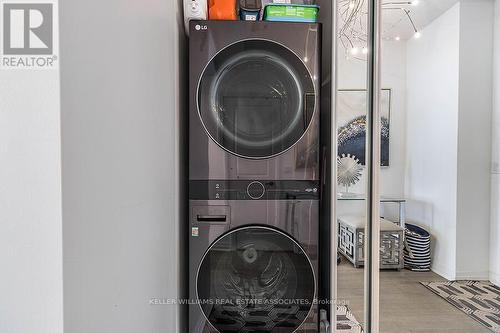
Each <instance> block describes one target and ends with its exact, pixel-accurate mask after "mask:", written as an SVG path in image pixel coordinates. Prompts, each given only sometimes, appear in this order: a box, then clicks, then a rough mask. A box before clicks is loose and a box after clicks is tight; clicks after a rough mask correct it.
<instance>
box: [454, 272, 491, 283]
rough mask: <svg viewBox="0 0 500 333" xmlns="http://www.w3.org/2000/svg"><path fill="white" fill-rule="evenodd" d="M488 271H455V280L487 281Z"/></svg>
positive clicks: (488, 277)
mask: <svg viewBox="0 0 500 333" xmlns="http://www.w3.org/2000/svg"><path fill="white" fill-rule="evenodd" d="M489 279H490V272H486V271H485V272H457V274H456V276H455V280H474V281H489Z"/></svg>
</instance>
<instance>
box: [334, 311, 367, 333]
mask: <svg viewBox="0 0 500 333" xmlns="http://www.w3.org/2000/svg"><path fill="white" fill-rule="evenodd" d="M337 332H342V333H362V332H363V330H362V329H361V324H360V323H359V322H358V321H357V320H356V318H355V317H354V315H353V314H352V313H351V311H349V308H348V307H347V306H345V305H343V306H337Z"/></svg>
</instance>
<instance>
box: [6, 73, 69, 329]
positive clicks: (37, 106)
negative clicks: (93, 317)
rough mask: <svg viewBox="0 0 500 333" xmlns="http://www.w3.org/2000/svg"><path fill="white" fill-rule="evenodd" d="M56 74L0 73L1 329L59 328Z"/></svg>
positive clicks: (57, 81)
mask: <svg viewBox="0 0 500 333" xmlns="http://www.w3.org/2000/svg"><path fill="white" fill-rule="evenodd" d="M59 119H60V108H59V71H58V70H56V69H50V70H0V263H1V273H0V332H2V333H32V332H39V333H62V331H63V295H62V293H63V290H62V221H61V159H60V151H61V140H60V139H61V137H60V121H59Z"/></svg>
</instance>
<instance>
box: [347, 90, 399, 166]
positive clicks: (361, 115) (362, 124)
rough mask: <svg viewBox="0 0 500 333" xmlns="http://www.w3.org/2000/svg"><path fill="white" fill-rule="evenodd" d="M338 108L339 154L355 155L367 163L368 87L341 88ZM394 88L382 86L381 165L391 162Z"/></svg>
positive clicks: (363, 163)
mask: <svg viewBox="0 0 500 333" xmlns="http://www.w3.org/2000/svg"><path fill="white" fill-rule="evenodd" d="M338 98H339V110H338V123H339V125H340V126H339V129H338V155H339V156H342V155H347V154H350V155H351V156H352V155H354V156H355V157H356V158H357V159H358V160H359V162H360V163H361V164H362V165H365V164H366V161H365V159H366V157H365V148H366V90H340V91H339V95H338ZM390 101H391V90H390V89H384V90H382V99H381V110H380V111H381V122H382V124H381V156H380V158H381V166H389V150H390V149H389V144H390V142H389V139H390V121H389V115H390V105H391V104H390Z"/></svg>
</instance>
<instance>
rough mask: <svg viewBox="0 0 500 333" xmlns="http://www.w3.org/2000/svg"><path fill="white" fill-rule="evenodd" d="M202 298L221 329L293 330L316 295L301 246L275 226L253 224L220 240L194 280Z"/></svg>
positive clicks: (210, 318)
mask: <svg viewBox="0 0 500 333" xmlns="http://www.w3.org/2000/svg"><path fill="white" fill-rule="evenodd" d="M196 283H197V285H196V289H197V293H198V301H199V302H200V306H201V309H202V311H203V313H204V315H205V317H206V318H207V319H208V321H209V322H210V324H211V325H212V326H213V327H214V328H215V329H217V330H218V331H219V332H260V333H265V332H274V333H278V332H279V333H286V332H294V331H295V330H296V329H297V328H299V327H300V326H301V325H302V323H303V322H304V321H305V320H306V318H307V316H308V314H309V311H310V310H311V307H312V304H313V301H314V295H315V277H314V271H313V268H312V265H311V263H310V261H309V259H308V258H307V256H306V254H305V253H304V251H303V249H302V248H301V247H300V246H299V245H298V244H297V243H296V242H295V241H294V240H293V239H292V238H291V237H289V236H287V235H286V234H284V233H282V232H279V231H277V230H275V229H271V228H267V227H261V226H252V227H244V228H241V229H236V230H234V231H231V232H229V233H227V234H225V235H224V236H222V237H220V238H219V239H218V240H216V241H215V242H214V243H213V244H212V245H211V246H210V248H209V249H208V251H207V252H206V254H205V256H204V257H203V259H202V261H201V263H200V267H199V271H198V276H197V279H196Z"/></svg>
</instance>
